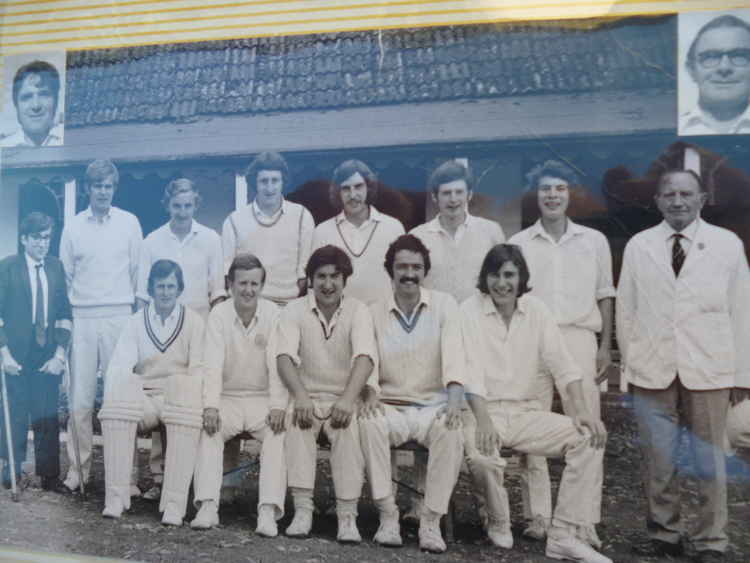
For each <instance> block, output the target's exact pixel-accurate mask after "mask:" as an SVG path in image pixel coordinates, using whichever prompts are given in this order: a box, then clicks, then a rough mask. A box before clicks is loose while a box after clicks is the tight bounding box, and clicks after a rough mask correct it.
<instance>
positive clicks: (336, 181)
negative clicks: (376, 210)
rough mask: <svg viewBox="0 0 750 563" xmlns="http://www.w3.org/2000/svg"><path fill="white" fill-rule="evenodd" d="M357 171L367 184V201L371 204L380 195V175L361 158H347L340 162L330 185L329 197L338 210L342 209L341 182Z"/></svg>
mask: <svg viewBox="0 0 750 563" xmlns="http://www.w3.org/2000/svg"><path fill="white" fill-rule="evenodd" d="M357 172H359V174H360V175H361V176H362V178H363V179H364V180H365V184H367V199H366V200H365V202H366V203H367V204H368V205H371V204H372V203H373V202H375V200H376V199H377V197H378V177H377V175H376V174H375V172H373V171H372V170H370V167H369V166H367V165H366V164H365V163H364V162H362V161H361V160H345V161H344V162H342V163H341V164H339V165H338V166H337V167H336V169H335V170H334V171H333V174H332V175H331V183H330V185H329V187H328V199H330V200H331V205H333V208H334V209H335V210H336V211H341V196H340V195H339V194H340V193H341V182H345V181H346V180H348V179H349V178H350V177H352V176H354V175H355V174H356V173H357Z"/></svg>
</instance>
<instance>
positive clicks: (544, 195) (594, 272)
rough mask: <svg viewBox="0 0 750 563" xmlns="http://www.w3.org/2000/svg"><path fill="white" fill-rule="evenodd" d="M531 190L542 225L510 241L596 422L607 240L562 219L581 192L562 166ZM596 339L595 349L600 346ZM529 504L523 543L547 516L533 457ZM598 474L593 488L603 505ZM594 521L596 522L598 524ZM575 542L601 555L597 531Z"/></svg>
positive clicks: (607, 333)
mask: <svg viewBox="0 0 750 563" xmlns="http://www.w3.org/2000/svg"><path fill="white" fill-rule="evenodd" d="M527 180H528V185H529V187H530V188H531V190H533V193H534V194H535V195H536V198H535V199H536V202H537V206H538V209H539V215H540V218H539V219H538V220H537V221H536V223H534V224H533V225H532V226H531V227H529V228H527V229H524V230H523V231H521V232H520V233H517V234H516V235H514V236H513V237H512V238H511V239H510V241H509V242H510V243H511V244H517V245H519V246H520V247H521V250H522V251H523V256H524V258H525V260H526V263H527V264H528V267H529V274H530V276H531V278H530V281H529V287H530V288H531V289H530V294H531V295H533V296H534V297H538V298H539V299H541V300H542V301H544V303H545V305H547V307H548V308H549V309H550V311H551V312H552V314H553V315H554V317H555V320H556V322H557V325H558V327H559V328H560V332H561V333H562V336H563V340H564V341H565V346H566V347H567V349H568V352H570V354H571V356H572V358H573V360H574V361H575V362H576V364H577V365H578V367H579V369H580V370H581V373H582V375H583V379H582V380H581V386H582V388H583V394H584V398H585V399H586V404H587V406H588V409H589V412H590V413H591V414H592V416H594V418H596V419H599V418H600V416H601V414H600V413H601V409H600V390H599V385H598V383H599V380H598V377H599V374H605V373H606V369H607V367H608V366H609V365H610V364H611V363H612V360H611V353H610V348H611V342H612V330H613V317H612V316H613V309H614V295H615V288H614V285H613V283H612V255H611V253H610V250H609V243H608V242H607V239H606V237H605V236H604V235H603V234H602V233H600V232H599V231H596V230H594V229H590V228H588V227H584V226H583V225H579V224H577V223H574V222H573V221H571V219H570V218H569V217H568V215H567V211H568V205H569V204H570V198H571V191H570V190H571V188H574V187H577V186H579V185H580V182H579V180H578V177H577V175H576V174H575V172H573V170H571V169H570V167H568V166H567V165H565V164H563V163H562V162H560V161H557V160H548V161H546V162H544V163H542V164H539V165H537V166H535V167H534V168H533V169H532V170H531V171H530V172H529V174H528V175H527ZM597 333H600V336H601V337H600V341H599V343H598V344H597ZM539 375H540V381H539V383H540V385H541V388H542V389H543V391H542V395H541V397H540V400H541V402H542V405H543V406H544V407H545V408H547V409H550V408H551V407H552V396H553V385H554V384H553V381H552V378H551V377H549V375H547V374H539ZM560 395H561V398H562V404H563V412H564V413H565V414H567V415H569V416H570V415H571V413H572V412H573V410H572V405H571V403H570V398H569V397H568V396H567V394H566V393H565V390H564V389H561V390H560ZM527 465H528V497H529V500H530V505H531V506H530V512H531V514H530V516H531V517H532V521H531V522H530V524H529V525H528V527H527V529H526V531H525V532H524V535H528V536H530V537H533V538H536V539H543V538H544V536H545V534H546V528H547V527H548V525H549V519H550V518H551V516H552V500H551V494H550V481H549V473H548V472H547V461H546V459H544V458H537V457H534V456H530V457H528V458H527ZM602 481H603V467H601V466H600V467H599V475H598V477H597V480H596V483H595V484H594V485H593V486H594V488H595V489H596V490H597V491H598V493H599V497H598V498H597V500H596V502H595V503H594V504H595V506H600V504H601V498H600V497H601V488H602ZM598 522H599V518H596V519H595V521H594V522H593V523H594V524H595V523H598ZM578 535H579V537H580V538H581V539H582V540H584V541H587V542H589V543H591V544H592V545H593V546H594V547H600V546H601V541H600V540H599V538H598V536H597V533H596V529H595V527H594V526H593V525H592V526H591V527H590V528H589V529H582V530H579V531H578Z"/></svg>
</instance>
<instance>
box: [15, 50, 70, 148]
mask: <svg viewBox="0 0 750 563" xmlns="http://www.w3.org/2000/svg"><path fill="white" fill-rule="evenodd" d="M59 98H60V74H59V73H58V72H57V69H56V68H55V67H54V66H52V65H51V64H49V63H48V62H45V61H34V62H31V63H29V64H26V65H24V66H22V67H21V68H19V69H18V70H17V71H16V75H15V76H14V77H13V105H14V106H15V108H16V119H18V124H19V125H20V126H21V128H20V129H19V130H18V131H16V132H15V133H12V134H11V135H8V136H7V137H5V138H3V139H0V146H2V147H55V146H60V145H62V144H63V125H62V124H61V123H58V124H57V125H55V115H56V114H57V102H58V100H59Z"/></svg>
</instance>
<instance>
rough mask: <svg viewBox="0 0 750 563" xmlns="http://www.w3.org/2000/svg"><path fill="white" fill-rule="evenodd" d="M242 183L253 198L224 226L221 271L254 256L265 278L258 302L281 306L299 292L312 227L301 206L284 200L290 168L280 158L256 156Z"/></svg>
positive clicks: (227, 220)
mask: <svg viewBox="0 0 750 563" xmlns="http://www.w3.org/2000/svg"><path fill="white" fill-rule="evenodd" d="M245 180H246V181H247V186H248V188H249V189H250V190H251V192H253V193H254V194H255V197H254V199H253V201H252V202H251V203H250V204H248V205H246V206H245V207H243V208H241V209H238V210H236V211H234V212H233V213H232V214H230V215H229V217H227V218H226V220H225V221H224V225H223V226H222V229H221V242H222V247H223V253H224V271H227V270H228V269H229V265H230V264H231V263H232V260H233V259H234V257H235V256H237V255H238V254H243V253H250V254H253V255H255V256H257V257H258V259H259V260H260V261H261V262H262V263H263V265H264V267H265V269H266V272H267V273H268V276H267V278H268V279H267V281H266V283H265V284H264V286H263V297H265V298H266V299H270V300H271V301H274V302H275V303H277V304H279V305H286V303H288V302H289V301H290V300H292V299H295V298H296V297H297V296H298V295H299V294H300V291H302V290H304V287H305V264H307V260H308V258H309V257H310V251H311V248H310V244H311V242H312V234H313V229H314V228H315V222H314V221H313V218H312V215H310V212H309V211H308V210H307V209H305V208H304V207H303V206H301V205H299V204H298V203H292V202H291V201H287V200H285V199H284V197H283V195H282V193H283V191H284V188H286V187H288V185H289V167H288V166H287V163H286V161H285V160H284V157H282V156H281V155H280V154H279V153H275V152H262V153H260V154H259V155H258V156H256V157H255V159H254V160H253V161H252V162H251V163H250V165H249V166H248V167H247V171H246V173H245Z"/></svg>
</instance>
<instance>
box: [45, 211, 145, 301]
mask: <svg viewBox="0 0 750 563" xmlns="http://www.w3.org/2000/svg"><path fill="white" fill-rule="evenodd" d="M142 242H143V235H142V232H141V225H140V223H138V219H136V217H135V215H133V214H132V213H128V212H127V211H123V210H122V209H119V208H117V207H111V208H110V209H109V213H108V214H107V215H106V216H105V217H104V218H103V220H101V221H99V220H98V219H97V218H96V217H95V216H94V214H93V213H92V211H91V208H90V207H89V208H87V209H85V210H84V211H81V212H80V213H78V214H77V215H76V216H75V217H73V219H71V220H70V221H69V222H68V223H67V224H66V225H65V228H63V232H62V238H61V240H60V260H61V261H62V263H63V266H64V267H65V275H66V278H67V282H68V295H69V296H70V304H71V305H72V306H73V307H74V308H91V307H103V306H110V307H111V306H120V307H122V306H128V307H129V306H132V304H133V302H134V301H135V291H136V286H137V284H138V263H139V260H140V249H141V244H142ZM74 314H79V312H76V311H74Z"/></svg>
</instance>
